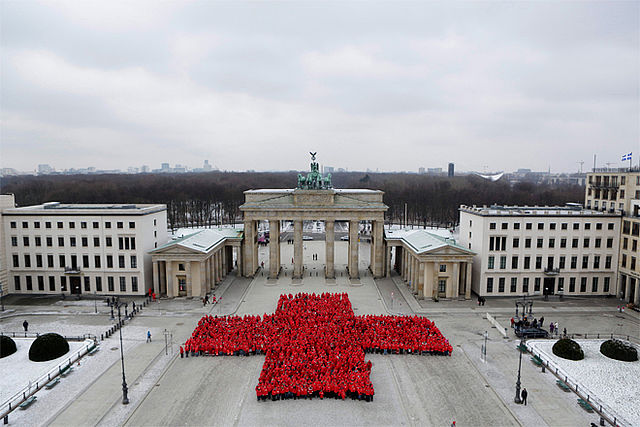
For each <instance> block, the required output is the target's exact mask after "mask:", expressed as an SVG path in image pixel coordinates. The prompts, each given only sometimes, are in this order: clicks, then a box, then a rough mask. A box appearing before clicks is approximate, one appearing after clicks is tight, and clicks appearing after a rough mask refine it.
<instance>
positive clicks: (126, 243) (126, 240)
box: [124, 237, 129, 250]
mask: <svg viewBox="0 0 640 427" xmlns="http://www.w3.org/2000/svg"><path fill="white" fill-rule="evenodd" d="M124 248H125V249H126V250H129V238H128V237H125V238H124Z"/></svg>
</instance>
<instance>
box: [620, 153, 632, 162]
mask: <svg viewBox="0 0 640 427" xmlns="http://www.w3.org/2000/svg"><path fill="white" fill-rule="evenodd" d="M632 154H633V153H629V154H625V155H623V156H622V161H623V162H624V161H625V160H631V155H632Z"/></svg>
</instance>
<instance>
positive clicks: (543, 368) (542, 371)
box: [542, 363, 545, 374]
mask: <svg viewBox="0 0 640 427" xmlns="http://www.w3.org/2000/svg"><path fill="white" fill-rule="evenodd" d="M544 372H545V370H544V363H542V373H543V374H544Z"/></svg>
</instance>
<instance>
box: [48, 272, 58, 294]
mask: <svg viewBox="0 0 640 427" xmlns="http://www.w3.org/2000/svg"><path fill="white" fill-rule="evenodd" d="M49 291H50V292H55V291H56V278H55V277H54V276H49Z"/></svg>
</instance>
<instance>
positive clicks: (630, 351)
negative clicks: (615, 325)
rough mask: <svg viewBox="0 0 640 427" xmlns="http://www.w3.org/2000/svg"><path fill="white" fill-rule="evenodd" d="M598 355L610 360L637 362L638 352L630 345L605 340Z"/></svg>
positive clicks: (618, 341)
mask: <svg viewBox="0 0 640 427" xmlns="http://www.w3.org/2000/svg"><path fill="white" fill-rule="evenodd" d="M600 353H602V354H604V355H605V356H607V357H608V358H610V359H615V360H621V361H623V362H635V361H636V360H638V351H637V350H636V349H635V347H634V346H632V345H631V344H627V343H626V342H624V341H620V340H607V341H605V342H603V343H602V344H601V345H600Z"/></svg>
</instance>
